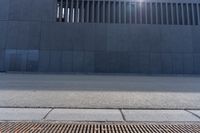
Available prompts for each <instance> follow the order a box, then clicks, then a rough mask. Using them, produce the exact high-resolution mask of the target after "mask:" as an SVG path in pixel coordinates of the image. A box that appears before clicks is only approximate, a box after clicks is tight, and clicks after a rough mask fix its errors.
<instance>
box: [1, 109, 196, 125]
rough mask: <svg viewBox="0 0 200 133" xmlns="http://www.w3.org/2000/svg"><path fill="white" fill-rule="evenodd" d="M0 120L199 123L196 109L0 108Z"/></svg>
mask: <svg viewBox="0 0 200 133" xmlns="http://www.w3.org/2000/svg"><path fill="white" fill-rule="evenodd" d="M0 121H59V122H62V121H67V122H70V121H71V122H73V121H74V122H105V121H106V122H200V110H130V109H129V110H128V109H123V110H119V109H56V108H54V109H51V108H0Z"/></svg>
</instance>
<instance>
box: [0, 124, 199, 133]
mask: <svg viewBox="0 0 200 133" xmlns="http://www.w3.org/2000/svg"><path fill="white" fill-rule="evenodd" d="M29 132H31V133H200V124H199V123H198V124H103V123H100V124H92V123H89V124H86V123H83V124H78V123H77V124H65V123H31V122H30V123H14V122H13V123H12V122H5V123H0V133H29Z"/></svg>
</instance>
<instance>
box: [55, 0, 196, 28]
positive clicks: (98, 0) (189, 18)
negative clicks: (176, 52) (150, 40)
mask: <svg viewBox="0 0 200 133" xmlns="http://www.w3.org/2000/svg"><path fill="white" fill-rule="evenodd" d="M56 19H57V21H58V22H67V23H119V24H163V25H199V22H200V3H170V2H147V1H143V2H139V1H108V0H106V1H103V0H57V18H56Z"/></svg>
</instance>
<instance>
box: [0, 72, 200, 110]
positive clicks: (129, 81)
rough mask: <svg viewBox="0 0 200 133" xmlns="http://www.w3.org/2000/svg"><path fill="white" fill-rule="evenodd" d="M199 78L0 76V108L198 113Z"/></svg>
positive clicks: (51, 75)
mask: <svg viewBox="0 0 200 133" xmlns="http://www.w3.org/2000/svg"><path fill="white" fill-rule="evenodd" d="M199 81H200V77H189V76H187V77H184V76H133V75H132V76H131V75H129V76H125V75H121V76H120V75H55V74H0V106H1V107H69V108H145V109H146V108H150V109H152V108H154V109H158V108H159V109H160V108H165V109H200V103H199V101H200V89H199V88H200V82H199Z"/></svg>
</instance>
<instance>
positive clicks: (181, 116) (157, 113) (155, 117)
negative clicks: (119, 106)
mask: <svg viewBox="0 0 200 133" xmlns="http://www.w3.org/2000/svg"><path fill="white" fill-rule="evenodd" d="M122 112H123V114H124V116H125V119H126V120H127V121H155V122H157V121H159V122H168V121H176V122H177V121H200V119H199V118H197V117H196V116H194V115H192V114H191V113H189V112H186V111H184V110H123V111H122Z"/></svg>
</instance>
